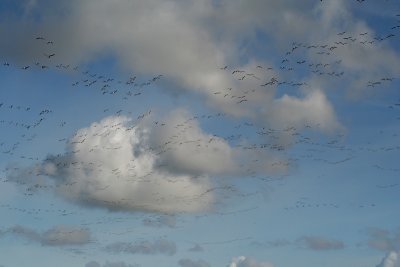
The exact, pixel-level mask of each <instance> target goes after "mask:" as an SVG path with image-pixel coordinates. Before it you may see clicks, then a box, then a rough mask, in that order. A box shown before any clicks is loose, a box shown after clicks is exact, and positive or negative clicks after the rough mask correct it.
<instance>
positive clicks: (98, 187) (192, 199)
mask: <svg viewBox="0 0 400 267" xmlns="http://www.w3.org/2000/svg"><path fill="white" fill-rule="evenodd" d="M153 130H154V131H155V130H159V131H162V129H161V128H160V129H151V128H148V127H147V126H146V125H145V123H143V124H139V125H136V126H133V125H132V122H131V121H130V120H129V119H128V118H126V117H109V118H105V119H103V120H102V121H100V122H99V123H93V124H92V125H91V126H90V127H88V128H84V129H81V130H79V131H78V132H77V133H76V135H75V136H74V137H73V138H71V140H70V142H69V147H68V149H67V152H66V153H65V154H64V155H62V156H51V157H49V158H48V159H47V160H46V161H45V162H44V163H43V164H42V166H41V171H42V173H43V174H46V175H48V176H50V177H53V178H54V179H53V180H54V181H55V182H56V191H57V192H58V193H59V194H61V195H62V196H64V197H65V198H67V199H70V200H72V201H74V202H78V203H80V204H84V205H95V206H103V207H107V208H109V209H116V210H118V209H123V210H147V211H159V212H167V213H168V212H191V211H199V210H204V209H207V208H208V207H209V205H210V204H211V203H212V201H213V196H212V195H211V194H207V193H206V192H207V191H208V190H210V189H211V184H210V181H209V178H207V177H206V176H196V177H194V175H193V174H192V173H190V172H186V173H180V174H172V173H170V172H168V170H165V169H161V168H158V167H157V164H158V161H159V160H160V157H162V151H163V149H164V148H165V147H162V146H163V145H164V144H159V143H151V139H150V134H151V131H153ZM197 133H199V132H197ZM199 134H200V133H199ZM160 146H161V147H160ZM160 153H161V154H160ZM160 155H161V156H160ZM161 161H162V160H161ZM174 163H175V164H178V163H179V162H178V161H174Z"/></svg>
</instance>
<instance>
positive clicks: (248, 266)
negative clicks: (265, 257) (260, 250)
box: [228, 256, 274, 267]
mask: <svg viewBox="0 0 400 267" xmlns="http://www.w3.org/2000/svg"><path fill="white" fill-rule="evenodd" d="M273 266H274V265H273V264H272V263H270V262H259V261H256V260H255V259H253V258H250V257H245V256H239V257H235V258H233V259H232V261H231V263H230V264H229V265H228V267H273Z"/></svg>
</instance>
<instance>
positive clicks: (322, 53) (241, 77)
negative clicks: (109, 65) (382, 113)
mask: <svg viewBox="0 0 400 267" xmlns="http://www.w3.org/2000/svg"><path fill="white" fill-rule="evenodd" d="M321 1H322V0H321ZM357 1H358V2H363V1H364V0H357ZM396 18H400V14H399V15H396ZM398 23H400V22H399V21H398ZM398 29H400V24H396V25H392V26H390V27H389V28H388V32H387V34H385V35H383V36H381V37H375V36H373V34H372V33H369V32H361V33H358V34H354V33H347V32H346V31H342V32H339V33H337V35H336V39H335V40H334V41H333V42H328V43H320V44H316V43H312V44H311V43H302V42H293V43H292V44H291V46H290V47H289V48H288V50H287V51H286V52H284V54H283V56H282V57H281V58H280V59H279V60H278V62H277V64H276V66H275V67H272V66H263V65H257V66H256V67H255V69H254V72H252V71H249V70H248V69H241V68H235V67H230V66H227V65H226V66H222V67H216V70H215V71H220V72H224V73H226V75H230V76H232V77H233V78H234V79H235V80H237V81H238V83H239V84H240V85H241V86H242V87H243V88H246V82H248V81H249V80H251V82H252V83H254V82H256V83H258V85H259V86H258V88H254V89H250V90H247V89H246V90H239V91H238V90H234V89H232V88H223V89H220V90H218V91H214V92H213V96H214V97H216V98H218V97H219V98H224V99H230V100H231V101H232V103H236V104H238V105H243V104H248V105H251V99H250V97H249V96H250V95H251V94H252V93H255V92H256V91H257V90H266V89H267V88H278V89H282V90H285V89H288V88H289V89H290V88H299V87H302V86H307V83H306V82H304V81H302V80H298V79H296V78H293V79H292V78H288V77H296V75H292V76H291V75H290V74H291V73H298V72H300V73H307V74H310V75H316V76H320V77H323V78H326V79H337V80H340V79H343V80H346V79H348V77H346V69H345V68H344V67H343V66H342V60H341V59H337V58H336V56H335V52H336V51H337V50H339V49H341V48H345V47H347V46H352V45H355V44H357V45H361V46H363V47H366V48H368V47H369V46H372V45H374V44H376V43H381V42H388V41H390V40H393V39H395V38H398V37H397V35H398V34H397V31H398ZM33 39H34V41H36V42H41V43H42V44H43V48H44V49H46V51H45V52H43V53H42V54H41V55H39V56H38V58H37V60H36V61H35V62H33V63H31V64H27V65H22V66H20V65H18V64H15V63H12V62H10V61H7V60H4V63H3V68H14V69H15V70H18V71H32V70H33V69H34V68H36V69H39V70H43V71H48V70H58V71H60V72H66V73H68V72H72V73H73V74H74V75H73V77H74V80H73V81H72V82H71V88H82V89H83V88H90V89H93V92H95V93H97V94H100V95H103V96H105V97H119V98H120V99H121V100H122V101H126V100H132V101H137V102H138V103H140V101H141V100H140V97H143V95H145V94H146V93H147V92H148V90H147V89H146V88H151V87H153V86H158V83H161V82H162V80H163V78H164V76H163V74H159V75H156V76H154V77H150V78H147V79H140V77H138V76H135V75H133V76H131V77H127V78H120V77H113V76H112V75H105V74H100V73H96V72H93V71H91V70H90V69H85V70H81V66H71V65H69V64H64V63H63V62H59V61H58V60H57V52H54V51H56V50H57V49H56V48H57V44H56V42H55V41H53V40H49V39H48V38H47V37H45V36H37V37H34V38H33ZM318 59H319V60H318ZM0 71H2V70H1V69H0ZM259 73H261V74H262V75H258V74H259ZM276 73H285V75H282V76H278V75H276ZM286 74H288V75H286ZM77 77H78V78H77ZM265 77H268V78H267V79H265ZM282 77H284V78H282ZM397 79H398V77H386V76H383V77H380V78H379V79H374V80H369V81H367V82H366V84H365V85H364V86H365V87H371V88H378V87H382V86H389V85H390V84H391V83H393V82H396V81H397ZM238 92H240V93H238ZM114 99H115V98H114ZM246 102H247V103H246ZM388 108H389V111H391V112H392V113H393V114H394V118H395V119H396V120H400V99H399V100H397V101H396V100H395V101H393V103H391V104H390V105H389V106H388ZM102 110H103V113H105V114H107V115H117V116H118V115H123V114H125V113H127V111H126V110H123V109H118V110H117V111H115V112H111V109H110V108H109V107H103V108H102ZM22 113H26V114H29V115H30V116H27V117H29V118H34V119H33V120H31V121H18V120H14V119H8V118H7V116H8V115H10V114H22ZM110 113H111V114H110ZM150 114H151V110H149V111H147V112H144V113H142V114H138V115H137V118H136V119H137V120H142V119H144V118H146V117H149V116H150ZM50 116H57V110H52V109H51V108H49V107H46V106H44V107H42V108H40V109H35V108H32V107H30V106H25V105H21V104H19V103H10V102H7V101H4V100H2V99H0V129H1V128H8V129H9V128H15V129H16V132H19V133H21V134H20V135H19V136H18V137H17V136H16V138H17V139H18V140H13V141H11V142H10V141H9V140H5V139H2V137H0V153H1V157H2V158H3V159H7V158H9V159H11V160H16V159H22V160H29V161H31V162H33V163H38V162H40V161H42V160H43V159H41V158H38V157H36V156H31V155H26V154H25V153H24V151H23V147H24V144H25V143H28V142H34V141H35V139H36V138H37V133H36V130H37V129H38V128H40V127H42V124H43V123H44V122H45V121H46V120H48V119H49V117H50ZM227 116H228V115H227V114H225V113H223V112H218V113H205V114H196V115H194V116H193V117H192V118H189V119H188V120H186V121H181V122H178V123H176V124H175V125H173V127H174V128H176V129H179V131H181V132H184V131H186V130H187V129H189V128H190V127H191V124H190V123H191V120H198V121H200V123H203V122H210V123H219V121H221V120H224V119H225V117H227ZM153 123H154V125H156V126H157V127H163V126H166V125H168V123H169V122H168V121H159V120H155V121H153ZM67 124H68V122H66V121H60V122H59V124H58V125H57V126H56V127H66V125H67ZM110 127H118V126H116V125H114V126H110ZM304 127H305V129H306V130H301V129H297V128H296V127H294V126H291V127H287V128H283V129H274V128H268V127H257V126H256V125H254V123H253V122H252V121H246V122H241V123H239V124H236V125H234V126H233V127H232V129H231V130H230V133H229V134H228V135H226V136H221V135H215V137H218V138H223V139H224V140H225V141H227V142H228V143H230V144H232V145H233V146H234V147H236V148H239V149H243V150H254V151H273V152H274V153H282V154H284V155H286V153H287V152H290V148H288V146H285V145H281V144H279V143H275V142H274V140H276V139H278V137H279V136H280V135H282V134H288V135H290V136H292V137H293V138H294V144H295V145H298V146H303V147H304V148H305V150H304V151H305V152H304V154H302V155H299V157H301V158H295V157H293V158H291V159H290V160H288V161H276V162H274V163H273V165H290V164H292V163H295V162H296V161H299V160H303V159H306V160H312V161H314V162H316V163H318V164H320V163H322V164H326V165H341V164H347V163H348V162H351V161H352V160H353V159H354V158H356V157H357V155H358V153H365V152H370V153H376V152H378V153H392V152H393V151H395V152H396V151H399V150H400V146H399V145H397V144H393V145H386V146H373V145H368V146H358V147H357V146H350V145H346V144H344V143H343V142H342V140H343V135H341V134H337V135H335V136H331V137H329V138H328V139H326V140H324V139H318V140H317V139H313V138H312V137H311V135H309V133H308V130H310V129H311V128H312V127H313V126H311V125H304ZM311 130H312V129H311ZM249 132H253V133H254V136H256V137H255V138H254V137H247V136H246V134H247V133H249ZM384 134H386V135H387V136H392V137H393V138H396V137H397V134H398V133H396V132H385V133H384ZM74 137H76V136H74ZM89 137H90V136H80V137H78V138H75V139H74V140H77V141H75V143H71V142H70V141H69V138H66V137H60V138H59V139H58V141H59V142H65V143H66V144H69V145H79V144H83V143H85V142H86V141H87V138H89ZM258 137H259V138H258ZM265 140H269V141H265ZM213 141H214V140H213V138H210V139H209V140H193V142H197V143H198V144H199V145H207V143H211V142H213ZM185 145H186V144H185V143H184V142H180V141H179V140H178V139H177V138H176V136H171V137H169V139H168V141H167V142H165V144H164V145H163V146H161V147H156V148H149V149H152V150H153V151H154V152H155V153H156V154H157V153H164V152H165V151H167V150H168V149H174V148H175V147H177V146H185ZM113 149H114V150H115V151H116V153H118V147H116V148H113ZM329 152H333V153H339V155H343V156H342V157H341V158H339V159H327V158H324V156H323V155H325V154H326V153H329ZM56 157H57V156H56ZM251 160H252V164H257V162H258V159H257V158H254V159H251ZM59 164H71V165H74V167H76V168H79V162H70V163H65V162H64V163H62V162H61V161H60V162H59ZM93 164H95V163H93ZM64 167H67V166H64ZM286 167H289V166H286ZM19 168H20V167H16V166H8V167H5V168H4V169H3V170H1V172H0V186H1V184H2V183H16V182H17V183H18V181H15V180H10V179H9V178H8V177H7V173H9V172H10V171H18V170H19ZM243 168H244V169H245V170H246V171H245V174H246V175H247V176H249V177H252V178H254V179H257V180H258V181H261V182H264V183H268V184H270V183H273V182H278V183H283V182H284V179H283V178H282V177H278V178H276V177H272V176H263V175H261V176H260V175H259V174H257V173H256V172H255V171H254V170H252V168H251V167H249V166H245V165H244V166H243ZM373 168H375V169H376V170H379V171H382V172H391V173H398V172H400V169H399V168H389V167H384V166H381V165H379V164H376V165H374V166H373ZM118 174H119V170H118V169H115V170H113V175H115V176H118ZM21 183H22V185H24V184H23V182H21ZM62 186H65V185H62ZM399 187H400V186H399V184H398V183H393V182H390V183H377V185H376V189H377V190H398V188H399ZM50 189H53V188H52V186H50V185H42V184H35V185H30V186H27V187H26V190H25V193H24V195H25V196H26V197H31V196H33V195H34V193H35V191H36V190H50ZM99 190H102V189H100V188H99ZM223 190H229V191H232V192H233V191H234V192H235V193H236V194H238V195H240V194H241V192H239V191H236V189H235V188H233V187H224V188H223ZM242 196H243V197H246V196H248V195H246V194H245V193H243V194H242ZM349 206H351V207H355V208H360V209H361V208H369V209H374V208H376V207H377V204H376V203H352V204H350V203H349V204H348V205H347V207H349ZM343 207H344V205H343V204H338V203H332V202H313V201H310V200H308V199H300V200H298V201H296V202H295V203H294V204H293V205H288V206H283V207H282V209H284V210H285V211H288V212H290V211H294V210H302V209H307V208H308V209H316V208H320V209H340V208H343ZM257 208H258V207H252V208H250V209H244V210H238V211H236V212H234V213H235V214H236V213H241V212H249V211H252V210H254V209H257ZM6 211H8V212H18V213H24V214H27V215H29V216H34V217H35V218H37V219H40V218H41V217H43V216H45V215H46V214H53V215H54V214H56V215H57V216H60V217H64V216H77V215H79V211H78V210H77V211H75V210H74V211H68V210H66V209H59V208H57V207H54V206H51V207H47V208H33V209H29V208H22V207H20V206H15V205H13V204H9V203H0V212H1V213H4V212H6ZM217 214H218V215H227V214H224V213H217ZM101 223H109V221H107V220H106V219H104V220H100V221H99V222H90V223H87V225H89V224H101ZM143 224H144V225H159V224H160V222H159V221H154V220H150V219H146V220H144V221H143ZM82 225H85V224H84V223H82ZM172 225H173V226H172V227H174V226H175V224H174V223H172ZM245 240H247V239H245ZM226 242H231V241H226ZM221 244H224V242H221Z"/></svg>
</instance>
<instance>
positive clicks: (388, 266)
mask: <svg viewBox="0 0 400 267" xmlns="http://www.w3.org/2000/svg"><path fill="white" fill-rule="evenodd" d="M399 257H400V256H399V252H396V251H390V252H389V253H388V254H387V255H386V256H385V257H384V258H383V259H382V262H381V263H380V264H378V265H376V267H399V266H400V260H399Z"/></svg>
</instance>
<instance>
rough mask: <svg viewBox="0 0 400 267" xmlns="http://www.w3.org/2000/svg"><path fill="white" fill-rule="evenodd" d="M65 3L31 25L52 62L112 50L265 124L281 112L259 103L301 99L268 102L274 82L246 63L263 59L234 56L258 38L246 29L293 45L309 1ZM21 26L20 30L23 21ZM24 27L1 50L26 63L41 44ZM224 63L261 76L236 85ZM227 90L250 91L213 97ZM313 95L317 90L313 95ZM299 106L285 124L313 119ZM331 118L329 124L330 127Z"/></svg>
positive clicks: (303, 28)
mask: <svg viewBox="0 0 400 267" xmlns="http://www.w3.org/2000/svg"><path fill="white" fill-rule="evenodd" d="M70 2H71V3H67V2H63V5H66V6H67V7H68V8H64V9H63V10H68V12H65V13H63V16H60V17H57V16H56V15H53V14H58V12H55V11H59V10H58V8H59V7H57V6H54V5H53V4H51V3H47V2H46V4H47V6H46V8H43V10H41V11H42V12H43V13H44V14H42V16H43V21H44V22H43V24H40V25H36V24H34V25H36V26H37V27H38V29H35V30H36V31H38V30H39V29H40V31H43V32H45V33H47V34H48V35H49V38H52V39H54V40H55V45H54V49H55V50H57V51H56V58H55V59H58V60H61V61H67V60H69V61H73V63H74V64H76V63H79V62H82V61H87V60H91V59H93V58H94V57H95V56H98V55H99V53H102V52H103V53H107V52H111V53H113V54H115V55H117V57H118V59H119V62H121V63H122V65H123V66H125V67H126V68H127V69H129V70H130V71H133V72H135V73H141V74H151V75H155V74H163V75H164V77H165V78H166V79H169V80H171V81H172V82H173V83H174V84H175V85H177V86H178V87H180V88H181V89H182V90H186V91H189V92H200V93H201V94H203V95H204V96H206V99H207V102H208V103H210V104H211V105H213V106H214V107H216V108H218V109H220V110H222V111H224V112H226V113H228V114H231V115H235V116H239V117H246V118H249V119H251V120H255V121H262V122H263V123H264V122H265V121H266V122H267V125H270V122H269V120H271V121H277V120H278V119H279V118H281V117H279V116H278V117H277V116H275V117H271V118H270V117H269V115H268V114H269V113H262V114H260V113H259V111H260V110H261V109H263V108H264V107H265V106H270V105H271V104H272V105H273V106H278V107H277V108H278V109H279V110H281V108H280V106H282V105H284V106H285V107H290V108H291V105H294V107H293V109H295V110H296V111H297V109H298V102H304V101H303V100H302V99H297V98H296V97H294V96H291V97H290V98H289V99H290V100H291V101H288V97H285V98H283V99H281V100H280V101H278V102H283V103H284V104H282V105H277V104H273V100H274V98H276V96H275V95H274V92H275V90H274V87H275V86H272V87H273V88H272V89H271V90H268V91H267V90H263V89H264V88H261V87H260V86H259V85H260V84H261V81H262V80H264V79H267V80H269V79H270V78H271V75H270V74H268V73H266V72H265V70H257V69H254V68H252V69H251V68H250V67H251V66H252V65H255V64H253V63H257V65H263V66H265V67H266V66H269V64H268V63H267V62H263V61H261V60H259V59H255V55H245V56H246V57H247V58H246V59H245V60H244V61H245V62H244V63H242V62H241V61H243V60H241V59H240V57H241V45H242V43H243V42H244V40H247V39H249V40H251V41H252V42H254V43H257V42H258V40H257V38H256V36H255V35H254V34H252V33H255V32H256V31H261V32H265V33H266V34H268V35H270V36H271V37H272V38H271V40H272V41H275V42H283V41H285V42H288V41H290V42H292V41H293V38H295V37H296V36H299V37H300V36H304V35H307V34H306V33H307V32H309V29H310V26H311V25H313V24H314V21H313V19H317V17H318V15H315V14H313V13H312V12H311V13H310V11H309V9H310V7H311V4H305V5H304V4H303V5H300V4H298V3H293V2H291V1H280V2H279V3H277V2H276V1H258V0H257V1H256V0H254V1H246V2H243V1H221V3H220V4H219V5H216V4H215V3H214V2H213V1H211V0H201V1H189V2H185V4H182V3H178V2H177V1H159V0H152V1H146V2H141V1H127V0H117V1H114V2H112V3H110V2H109V1H105V0H100V1H97V2H96V4H95V5H93V3H91V2H81V1H79V2H78V1H70ZM42 4H43V3H42ZM36 8H37V9H38V10H40V8H42V7H37V5H36ZM51 10H53V12H51ZM59 12H61V11H59ZM304 12H306V13H307V14H308V15H309V17H311V19H309V18H308V16H305V15H304ZM278 14H279V15H278ZM280 14H283V17H282V16H281V15H280ZM10 23H11V22H10ZM13 23H15V24H16V25H14V26H15V27H16V26H17V25H18V23H17V22H13ZM54 25H57V27H54ZM15 27H11V28H15ZM19 27H21V28H23V27H22V25H20V26H19ZM6 28H7V27H6ZM6 28H5V29H6ZM33 28H34V27H33V26H32V29H30V30H31V31H34V29H33ZM5 29H4V30H5ZM25 31H26V33H25V34H24V36H26V37H24V36H15V33H13V32H10V33H9V34H7V36H10V40H9V41H7V42H6V44H5V45H3V46H4V47H1V48H2V49H1V50H0V51H7V55H14V57H16V58H18V57H24V54H25V57H27V58H31V61H33V58H34V57H35V53H38V54H40V56H42V52H41V51H42V50H43V48H41V47H39V46H38V44H37V42H34V41H35V40H30V39H27V38H32V34H29V29H26V30H25ZM3 35H4V34H3ZM26 39H27V40H26ZM13 42H16V43H17V44H14V43H13ZM26 44H29V45H30V49H24V45H26ZM27 50H28V51H27ZM35 51H36V52H35ZM39 51H40V53H39ZM26 53H29V55H26ZM271 57H272V58H273V57H274V56H272V55H271ZM224 65H233V66H235V67H232V68H238V69H243V70H245V71H246V73H248V72H253V73H254V72H257V74H258V79H260V80H258V79H254V77H250V76H248V77H247V78H246V82H245V83H243V82H239V81H238V80H237V78H238V77H235V76H234V75H231V71H232V70H231V69H230V70H229V71H221V70H220V69H219V68H220V67H221V66H224ZM276 69H277V68H276ZM275 72H276V71H275ZM227 88H232V89H231V92H230V94H231V95H233V96H235V97H240V96H242V95H243V92H244V91H248V90H249V89H251V90H253V91H251V90H250V92H248V93H246V98H245V99H242V100H246V101H247V102H248V103H247V102H245V103H243V104H241V105H238V103H237V102H239V100H238V99H236V98H233V99H232V98H231V97H223V95H225V94H224V93H221V94H215V92H217V91H219V92H224V91H225V90H227ZM174 89H176V88H174ZM231 95H230V96H231ZM319 95H323V93H322V92H319ZM323 97H324V99H323V101H324V103H327V104H328V105H327V109H326V110H325V109H324V107H323V106H319V110H318V111H322V112H323V114H325V115H329V116H334V112H333V109H332V108H331V106H330V105H329V101H328V100H327V99H326V97H325V96H323ZM320 100H321V99H320V98H316V97H309V98H307V100H306V101H307V103H306V104H305V105H311V106H313V107H314V106H315V105H318V104H320V102H319V101H320ZM314 101H315V103H314ZM303 106H304V105H303ZM303 109H304V108H303ZM303 109H302V110H300V112H301V114H302V116H301V117H297V116H294V117H292V118H290V121H294V122H296V124H298V123H299V122H298V121H297V120H298V119H299V120H301V121H302V120H304V119H307V120H315V119H316V118H315V115H313V114H310V112H305V111H304V110H303ZM275 113H276V112H275ZM328 113H329V114H328ZM309 116H311V117H309ZM282 119H284V121H283V123H285V122H288V121H287V119H288V118H287V117H285V118H282ZM329 119H331V118H330V117H329V118H328V120H324V124H325V126H326V127H330V128H334V127H335V126H337V123H336V121H333V120H329ZM330 122H332V123H333V124H331V125H328V124H329V123H330ZM261 126H265V124H263V125H261Z"/></svg>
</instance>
